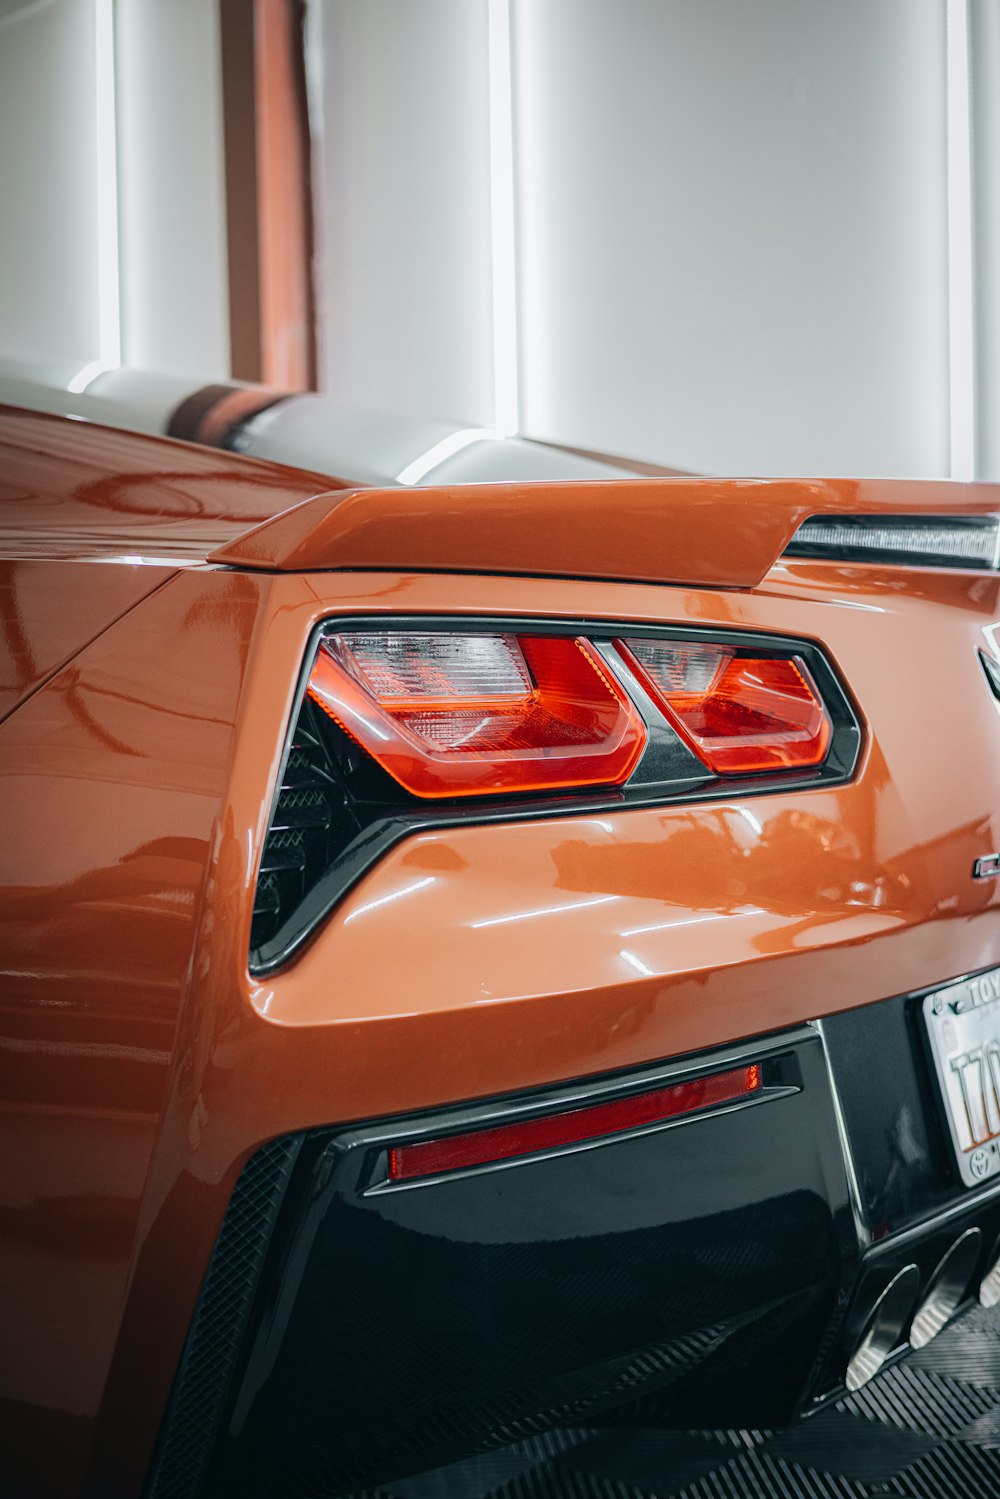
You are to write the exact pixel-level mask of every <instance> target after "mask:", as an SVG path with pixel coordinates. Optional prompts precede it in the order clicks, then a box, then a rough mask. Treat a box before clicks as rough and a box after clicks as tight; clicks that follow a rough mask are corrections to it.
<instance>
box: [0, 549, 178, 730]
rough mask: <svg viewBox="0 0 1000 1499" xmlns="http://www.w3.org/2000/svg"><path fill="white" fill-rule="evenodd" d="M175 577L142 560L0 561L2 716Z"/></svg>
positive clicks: (165, 570) (165, 569)
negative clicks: (100, 563)
mask: <svg viewBox="0 0 1000 1499" xmlns="http://www.w3.org/2000/svg"><path fill="white" fill-rule="evenodd" d="M172 576H173V569H172V568H169V567H149V566H142V565H140V564H138V563H125V564H123V565H121V566H118V567H80V566H78V565H77V564H75V563H73V562H69V561H60V562H53V561H44V562H41V561H24V560H19V561H13V560H10V561H3V560H0V719H2V718H5V717H6V716H7V714H8V713H10V712H12V711H13V709H14V708H16V707H17V705H18V703H20V702H23V701H24V699H25V698H26V697H28V696H30V694H31V693H32V692H34V691H35V690H36V689H37V688H38V687H40V686H41V684H42V683H43V682H44V681H45V680H46V678H48V677H50V676H51V675H52V674H53V672H55V671H58V669H59V667H60V666H63V665H64V664H65V663H66V662H67V661H69V660H70V659H71V657H73V656H75V655H76V653H77V651H79V650H80V649H81V648H82V647H83V646H85V645H86V644H87V643H88V641H90V640H93V639H94V638H95V637H96V636H98V635H100V634H101V633H102V631H104V630H106V629H107V628H108V626H109V625H111V624H113V623H114V621H115V620H116V619H119V618H120V617H121V616H122V615H123V614H127V613H128V611H129V610H130V609H132V608H134V607H135V605H136V604H137V603H138V602H139V600H140V599H144V598H145V597H146V596H147V594H150V593H152V592H153V590H154V589H156V588H159V587H160V586H161V584H163V583H165V582H166V580H167V579H168V578H169V577H172ZM54 599H58V600H59V604H60V607H59V608H57V609H56V608H53V606H52V605H53V600H54Z"/></svg>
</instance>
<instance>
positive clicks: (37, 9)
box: [0, 0, 99, 366]
mask: <svg viewBox="0 0 1000 1499" xmlns="http://www.w3.org/2000/svg"><path fill="white" fill-rule="evenodd" d="M94 35H95V6H94V0H50V3H49V4H47V5H42V6H38V5H30V6H24V7H22V8H21V9H20V10H19V9H15V8H13V7H12V6H11V5H9V4H8V5H5V6H4V7H3V10H2V11H0V111H2V119H0V126H2V128H0V356H13V357H15V358H22V359H31V360H37V361H39V362H48V361H56V362H58V361H68V362H69V364H70V365H71V366H72V365H74V364H83V363H85V362H86V361H87V360H89V359H93V358H95V357H96V353H97V349H98V344H99V327H98V307H97V299H96V284H97V212H96V194H95V188H94V181H95V166H96V133H95V128H94V100H95V67H94Z"/></svg>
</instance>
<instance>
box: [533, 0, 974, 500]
mask: <svg viewBox="0 0 1000 1499" xmlns="http://www.w3.org/2000/svg"><path fill="white" fill-rule="evenodd" d="M515 35H516V43H517V50H516V59H515V74H516V80H517V94H516V101H515V102H516V118H517V126H518V134H517V161H518V165H519V184H520V204H519V209H520V212H519V223H520V236H521V237H520V288H521V349H522V388H523V424H524V426H525V428H526V429H527V430H528V431H529V432H530V433H531V434H532V435H533V436H541V437H547V438H554V439H557V440H559V441H562V442H569V443H575V444H577V445H579V446H585V447H590V448H601V449H605V450H607V451H610V452H618V453H628V454H630V455H633V456H636V457H642V458H647V459H651V460H654V461H658V462H661V463H666V464H675V465H677V466H679V467H682V468H695V469H705V470H708V471H715V470H717V471H723V472H742V473H752V474H762V473H770V474H792V473H814V472H815V473H825V474H833V473H858V474H944V473H947V471H948V383H947V377H948V322H947V308H948V281H947V243H946V237H945V227H946V221H947V181H946V150H945V123H946V117H945V93H944V83H945V70H944V62H943V44H944V32H943V26H942V6H941V5H940V4H939V3H937V0H837V3H836V4H830V3H829V0H742V3H738V4H734V3H733V0H545V3H543V4H541V5H538V4H531V3H528V4H522V5H519V6H518V7H517V12H516V31H515Z"/></svg>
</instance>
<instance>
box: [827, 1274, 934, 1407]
mask: <svg viewBox="0 0 1000 1499" xmlns="http://www.w3.org/2000/svg"><path fill="white" fill-rule="evenodd" d="M919 1290H920V1271H919V1270H918V1269H917V1267H916V1265H904V1266H903V1269H902V1270H900V1271H899V1273H898V1274H897V1275H894V1276H893V1278H892V1280H891V1281H890V1282H889V1284H888V1285H887V1286H886V1288H885V1290H884V1291H883V1292H882V1294H881V1296H880V1297H879V1298H878V1300H877V1301H876V1303H875V1305H874V1306H873V1307H872V1310H871V1314H870V1316H869V1318H868V1322H867V1324H866V1327H865V1331H864V1334H863V1336H862V1338H861V1341H860V1343H859V1344H858V1346H857V1348H856V1349H855V1350H854V1352H853V1354H852V1355H851V1360H850V1362H849V1364H848V1365H847V1376H846V1380H845V1383H846V1384H847V1388H848V1389H849V1390H860V1389H861V1387H862V1385H866V1384H867V1383H868V1381H869V1380H870V1379H873V1378H874V1376H875V1375H876V1374H877V1373H878V1371H879V1370H880V1369H881V1367H882V1365H883V1364H884V1363H885V1361H886V1359H887V1358H888V1357H889V1355H890V1353H891V1352H892V1350H893V1349H894V1348H897V1347H898V1346H899V1344H900V1343H901V1342H902V1341H903V1331H904V1329H905V1327H906V1324H907V1322H908V1321H909V1320H910V1313H911V1312H912V1311H913V1305H914V1302H915V1301H916V1299H917V1292H918V1291H919Z"/></svg>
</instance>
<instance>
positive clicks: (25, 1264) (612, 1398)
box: [0, 408, 1000, 1499]
mask: <svg viewBox="0 0 1000 1499" xmlns="http://www.w3.org/2000/svg"><path fill="white" fill-rule="evenodd" d="M0 496H2V505H0V526H2V534H0V558H2V561H0V620H2V627H3V657H2V675H0V766H2V771H3V776H2V781H0V834H2V836H0V864H2V875H0V885H2V893H0V1036H2V1042H0V1044H2V1052H0V1055H2V1066H3V1073H2V1093H0V1096H2V1108H3V1113H2V1135H0V1142H2V1153H0V1212H2V1218H0V1222H2V1229H3V1239H2V1254H3V1260H2V1267H3V1274H2V1280H0V1284H2V1288H3V1289H2V1292H0V1295H2V1313H0V1344H2V1352H0V1410H2V1434H0V1470H2V1471H0V1492H2V1493H3V1494H5V1495H11V1496H17V1499H22V1496H24V1499H35V1496H46V1499H55V1496H60V1499H61V1496H84V1495H86V1496H92V1499H118V1496H121V1499H139V1496H146V1499H195V1496H212V1499H216V1496H237V1495H238V1496H240V1499H300V1496H301V1499H305V1496H319V1495H329V1494H338V1493H347V1492H351V1491H353V1490H356V1489H361V1488H364V1487H366V1486H372V1485H375V1484H377V1483H379V1482H380V1481H382V1480H390V1479H393V1478H397V1477H399V1475H401V1474H406V1473H411V1472H415V1471H417V1470H420V1469H422V1468H426V1467H429V1466H431V1465H433V1464H436V1463H442V1462H446V1461H448V1460H450V1459H452V1458H456V1457H459V1456H461V1455H463V1454H469V1453H472V1452H475V1451H479V1450H482V1449H484V1448H486V1447H487V1446H489V1445H490V1444H494V1443H498V1442H503V1441H510V1440H512V1439H514V1438H515V1437H517V1436H518V1435H519V1434H523V1433H526V1432H534V1431H539V1430H541V1429H543V1428H544V1427H545V1426H546V1425H547V1424H551V1423H554V1422H558V1421H565V1420H567V1419H569V1418H572V1419H573V1420H575V1421H579V1420H581V1419H583V1418H584V1417H588V1418H589V1416H590V1415H591V1414H592V1413H595V1412H600V1411H602V1410H607V1409H608V1408H611V1407H615V1406H621V1405H623V1404H625V1403H627V1402H628V1401H631V1400H634V1399H636V1398H637V1397H639V1396H641V1397H643V1398H644V1399H647V1400H655V1401H656V1402H658V1404H659V1407H660V1408H661V1409H662V1412H663V1419H664V1421H665V1422H668V1423H669V1422H672V1423H675V1424H677V1425H679V1426H691V1425H695V1424H702V1425H704V1424H709V1425H712V1426H716V1427H718V1426H721V1425H726V1424H737V1425H741V1426H754V1425H762V1424H768V1425H771V1424H774V1423H778V1422H782V1421H786V1420H788V1419H790V1418H791V1417H792V1416H793V1415H794V1414H795V1413H797V1412H803V1411H808V1410H810V1409H813V1408H815V1406H816V1405H817V1404H818V1403H821V1402H823V1401H824V1400H826V1399H828V1398H829V1397H830V1396H831V1395H832V1394H836V1393H838V1392H840V1391H842V1389H843V1387H844V1385H845V1382H846V1383H848V1384H850V1385H852V1386H857V1385H859V1384H861V1383H862V1382H863V1381H864V1380H865V1379H866V1378H868V1377H870V1375H871V1374H872V1373H873V1372H874V1371H875V1370H876V1369H877V1368H878V1367H879V1365H880V1364H881V1363H882V1362H883V1361H884V1360H885V1359H886V1358H887V1357H891V1356H892V1355H893V1351H894V1350H896V1349H897V1348H899V1347H900V1346H902V1345H903V1344H905V1343H906V1341H907V1339H912V1341H913V1342H921V1341H926V1340H927V1339H928V1338H929V1337H931V1336H933V1335H934V1333H935V1332H936V1331H937V1330H938V1329H939V1328H940V1327H941V1326H943V1325H944V1324H945V1322H946V1321H947V1320H948V1318H949V1317H950V1316H951V1315H952V1313H953V1312H954V1311H955V1310H956V1308H957V1307H958V1306H959V1305H960V1304H962V1303H963V1302H964V1301H965V1300H966V1298H967V1297H969V1296H970V1295H980V1296H981V1297H982V1298H983V1299H984V1300H986V1301H990V1300H995V1299H996V1298H997V1296H998V1295H1000V1272H998V1270H997V1268H996V1263H995V1262H996V1255H997V1251H996V1247H995V1246H996V1240H997V1235H998V1232H1000V1150H998V1137H1000V883H998V880H997V878H996V876H997V875H998V873H1000V754H998V746H1000V640H998V638H997V631H998V630H1000V571H998V551H1000V519H998V516H1000V489H996V488H990V487H989V486H983V485H958V484H948V483H936V482H927V483H910V482H885V481H872V482H864V483H853V482H846V481H795V482H792V481H780V482H779V481H774V482H771V481H760V480H735V479H718V480H717V479H687V478H676V479H660V478H637V479H635V480H634V481H626V480H622V481H615V482H608V483H592V484H585V483H565V484H539V485H527V484H483V485H475V486H471V487H466V488H457V487H456V488H426V489H417V490H414V489H400V488H364V487H360V486H357V485H352V484H348V483H345V482H344V481H343V480H332V479H330V478H329V477H327V476H324V475H320V474H315V473H307V472H303V471H300V470H295V469H291V468H285V467H280V466H278V465H272V464H268V463H265V462H260V461H256V460H250V459H247V458H243V457H239V456H237V455H235V454H232V453H226V452H219V451H213V450H210V449H208V448H205V447H198V446H196V445H194V444H190V443H182V442H175V441H168V440H165V439H158V438H152V437H145V436H137V435H129V434H125V433H122V432H116V431H113V430H110V429H108V428H104V427H101V426H97V425H93V424H90V423H87V422H83V421H71V420H64V419H62V418H59V417H56V416H42V415H38V414H31V413H27V412H23V411H17V410H13V409H9V408H7V409H4V410H3V411H2V412H0Z"/></svg>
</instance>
